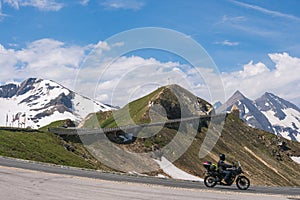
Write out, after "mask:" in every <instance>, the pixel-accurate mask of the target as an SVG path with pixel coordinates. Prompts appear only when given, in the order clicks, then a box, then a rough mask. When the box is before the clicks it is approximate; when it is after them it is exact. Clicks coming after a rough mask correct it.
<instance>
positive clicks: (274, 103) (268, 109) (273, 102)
mask: <svg viewBox="0 0 300 200" xmlns="http://www.w3.org/2000/svg"><path fill="white" fill-rule="evenodd" d="M255 103H256V106H257V108H258V109H259V110H260V111H261V112H262V113H263V114H264V115H265V116H266V117H267V118H268V120H269V122H270V123H271V124H272V127H273V131H274V133H276V134H277V135H280V136H282V137H285V138H288V139H292V140H297V141H300V109H299V108H298V107H297V106H296V105H294V104H292V103H290V102H288V101H286V100H284V99H282V98H280V97H278V96H276V95H274V94H271V93H265V94H264V95H263V96H262V97H260V98H258V99H257V100H255Z"/></svg>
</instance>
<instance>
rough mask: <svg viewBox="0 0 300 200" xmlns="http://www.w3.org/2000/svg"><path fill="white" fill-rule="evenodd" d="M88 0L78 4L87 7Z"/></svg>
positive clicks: (82, 0)
mask: <svg viewBox="0 0 300 200" xmlns="http://www.w3.org/2000/svg"><path fill="white" fill-rule="evenodd" d="M89 2H90V0H81V1H80V4H81V5H83V6H87V5H88V4H89Z"/></svg>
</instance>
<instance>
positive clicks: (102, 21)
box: [0, 0, 300, 106]
mask: <svg viewBox="0 0 300 200" xmlns="http://www.w3.org/2000/svg"><path fill="white" fill-rule="evenodd" d="M145 27H156V28H157V29H156V30H158V32H159V33H161V32H164V30H169V31H170V35H172V34H173V33H174V35H172V36H170V37H166V38H161V37H160V36H159V34H158V35H157V37H156V38H155V36H154V35H156V33H155V32H154V33H153V34H147V33H146V34H142V35H138V34H137V32H138V31H136V32H135V31H133V32H131V31H130V30H136V29H138V30H140V29H143V28H145ZM144 30H148V29H147V28H146V29H144ZM124 31H125V32H126V31H127V32H128V31H129V33H130V34H132V35H129V36H130V38H127V39H126V38H125V39H124V38H123V39H124V41H122V40H113V39H114V38H119V39H120V38H122V36H123V35H122V33H124ZM172 31H173V32H172ZM167 32H168V31H167ZM299 33H300V1H299V0H277V1H274V0H210V1H198V0H186V1H179V0H164V1H158V0H99V1H98V0H65V1H63V0H0V69H1V73H0V83H1V84H5V83H8V82H20V81H22V80H24V79H26V78H29V77H38V78H44V79H51V80H54V81H56V82H58V83H61V84H63V85H65V86H66V87H68V88H70V89H72V90H75V91H76V92H78V93H81V94H83V95H86V96H89V97H91V98H94V99H97V100H99V101H102V102H104V103H109V104H114V105H120V106H122V105H124V104H126V102H129V101H131V100H133V99H136V98H138V97H140V96H143V95H145V94H147V93H148V92H150V91H151V90H153V89H155V88H157V87H159V86H162V85H166V84H172V83H176V84H181V85H183V86H184V87H187V88H188V89H191V90H192V91H193V92H194V93H195V94H196V95H198V96H199V97H202V98H204V99H206V100H208V101H210V102H212V103H214V102H215V101H217V100H220V101H222V102H224V101H225V100H226V99H228V98H229V97H230V96H231V95H232V94H233V93H234V92H235V91H236V90H240V91H241V92H242V93H243V94H244V95H245V96H246V97H248V98H250V99H256V98H258V97H260V96H261V95H263V94H264V92H272V93H274V94H275V95H278V96H280V97H282V98H284V99H286V100H289V101H291V102H292V103H294V104H296V105H298V106H300V93H299V92H298V91H299V89H300V76H299V74H300V34H299ZM180 34H181V36H184V37H183V39H179V40H178V38H177V36H180ZM162 35H163V34H162ZM149 38H150V40H152V41H153V44H156V43H155V42H156V40H157V41H159V42H160V43H161V44H162V45H161V46H160V43H157V45H158V46H159V47H160V48H157V49H149V48H142V47H144V46H140V48H137V49H129V50H130V51H128V52H125V53H124V52H123V53H124V54H122V55H118V57H117V58H116V57H114V56H115V55H116V54H115V52H116V51H120V49H122V48H125V47H128V45H129V46H130V45H132V46H131V47H137V46H135V45H137V44H141V43H143V42H144V40H145V41H146V40H148V39H149ZM179 38H180V37H179ZM181 40H182V41H185V43H182V44H192V43H197V44H199V46H200V47H202V51H201V50H200V49H199V48H198V49H197V50H196V49H193V48H192V47H191V48H189V49H185V48H184V47H183V46H180V45H181V43H180V42H181ZM109 41H110V42H111V43H110V42H109ZM112 41H118V42H112ZM129 43H130V44H129ZM169 43H172V44H173V43H174V46H177V48H181V47H182V49H185V50H186V52H183V53H182V54H180V53H179V54H178V53H177V54H176V53H174V51H173V52H172V51H171V52H170V51H168V50H170V49H169V48H173V47H171V46H172V45H170V44H169ZM168 45H170V46H168ZM165 46H168V48H165ZM174 48H175V47H174ZM192 50H195V51H192ZM187 52H189V53H190V54H195V55H196V54H197V53H199V59H202V60H205V59H210V60H209V61H208V62H207V63H202V64H201V65H200V64H199V65H198V66H197V64H195V63H193V60H189V59H188V57H189V55H188V54H187ZM119 53H120V52H119ZM183 55H184V56H183ZM95 56H97V59H96V60H94V59H95ZM203 56H204V57H203ZM99 57H101V59H98V58H99ZM91 62H92V64H91Z"/></svg>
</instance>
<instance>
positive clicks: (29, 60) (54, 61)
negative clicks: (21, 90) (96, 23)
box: [0, 39, 86, 85]
mask: <svg viewBox="0 0 300 200" xmlns="http://www.w3.org/2000/svg"><path fill="white" fill-rule="evenodd" d="M85 50H86V47H80V46H68V45H66V44H64V43H63V42H60V41H57V40H53V39H41V40H37V41H34V42H32V43H29V44H28V45H27V46H26V47H25V48H23V49H13V48H5V47H4V46H3V45H1V44H0V67H1V69H2V72H1V74H0V80H1V82H2V83H5V82H7V81H9V80H11V79H15V80H23V79H26V78H28V77H39V78H45V79H51V80H56V81H58V82H61V83H63V84H64V83H66V84H68V85H70V82H71V79H72V77H73V78H74V77H75V73H76V69H77V68H78V66H79V64H80V62H81V60H82V59H83V57H84V55H85Z"/></svg>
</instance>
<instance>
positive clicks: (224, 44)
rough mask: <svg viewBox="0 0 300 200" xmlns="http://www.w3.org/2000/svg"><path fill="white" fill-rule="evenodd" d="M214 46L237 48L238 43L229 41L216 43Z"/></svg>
mask: <svg viewBox="0 0 300 200" xmlns="http://www.w3.org/2000/svg"><path fill="white" fill-rule="evenodd" d="M215 44H221V45H223V46H230V47H231V46H238V45H239V44H240V43H239V42H231V41H229V40H224V41H222V42H216V43H215Z"/></svg>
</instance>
